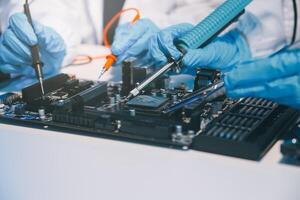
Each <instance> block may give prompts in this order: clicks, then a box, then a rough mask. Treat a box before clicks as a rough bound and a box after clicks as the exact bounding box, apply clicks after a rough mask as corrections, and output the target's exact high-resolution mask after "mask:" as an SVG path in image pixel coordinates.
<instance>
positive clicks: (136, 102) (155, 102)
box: [127, 95, 168, 108]
mask: <svg viewBox="0 0 300 200" xmlns="http://www.w3.org/2000/svg"><path fill="white" fill-rule="evenodd" d="M167 101H168V99H167V98H164V97H157V96H148V95H140V96H137V97H135V98H133V99H132V100H130V101H129V102H128V103H127V105H128V106H134V107H146V108H159V107H160V106H162V105H164V104H165V103H166V102H167Z"/></svg>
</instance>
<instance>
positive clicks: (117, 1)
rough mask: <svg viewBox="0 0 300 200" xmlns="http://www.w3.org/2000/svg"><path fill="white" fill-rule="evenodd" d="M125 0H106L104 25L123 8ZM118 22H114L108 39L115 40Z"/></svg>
mask: <svg viewBox="0 0 300 200" xmlns="http://www.w3.org/2000/svg"><path fill="white" fill-rule="evenodd" d="M124 2H125V0H104V27H105V25H106V24H107V23H108V21H109V20H110V19H111V18H112V17H113V16H114V15H115V14H116V13H117V12H118V11H120V10H121V9H122V7H123V4H124ZM117 25H118V22H117V23H115V24H114V26H113V27H112V28H111V30H110V31H109V32H108V39H109V41H110V42H112V41H113V36H114V33H115V29H116V26H117Z"/></svg>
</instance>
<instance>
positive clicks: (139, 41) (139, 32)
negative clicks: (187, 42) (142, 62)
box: [111, 19, 160, 64]
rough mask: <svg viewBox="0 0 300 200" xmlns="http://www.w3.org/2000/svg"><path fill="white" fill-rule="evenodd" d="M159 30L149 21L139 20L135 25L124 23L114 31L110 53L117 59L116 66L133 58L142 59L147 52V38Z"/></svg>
mask: <svg viewBox="0 0 300 200" xmlns="http://www.w3.org/2000/svg"><path fill="white" fill-rule="evenodd" d="M159 31H160V29H159V28H158V27H157V26H156V25H155V24H154V23H153V22H152V21H151V20H149V19H140V20H138V21H137V22H136V23H135V24H131V23H126V24H123V25H120V26H119V27H118V28H117V29H116V33H115V37H114V42H113V44H112V47H111V51H112V53H113V54H114V55H115V56H117V57H118V60H117V64H119V63H121V62H122V61H124V60H126V59H128V58H131V57H135V58H140V59H142V57H143V55H144V54H145V53H146V51H147V44H148V41H149V38H151V37H152V36H153V35H155V34H156V33H157V32H159Z"/></svg>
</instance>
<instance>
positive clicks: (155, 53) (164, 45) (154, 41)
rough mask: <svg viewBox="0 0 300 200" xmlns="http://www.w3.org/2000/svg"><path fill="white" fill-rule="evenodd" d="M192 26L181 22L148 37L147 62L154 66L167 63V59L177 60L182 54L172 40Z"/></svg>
mask: <svg viewBox="0 0 300 200" xmlns="http://www.w3.org/2000/svg"><path fill="white" fill-rule="evenodd" d="M192 28H193V25H191V24H187V23H183V24H178V25H174V26H170V27H168V28H166V29H164V30H162V31H160V32H159V33H157V34H155V35H154V36H152V37H151V38H150V41H149V44H148V47H147V48H148V52H147V54H146V58H147V63H149V64H151V65H154V66H155V67H161V66H163V65H165V64H167V62H168V59H170V58H172V59H175V60H178V59H179V58H180V57H181V56H182V54H181V52H180V51H179V50H178V49H177V47H176V46H175V44H174V40H175V39H176V38H178V37H181V36H182V35H184V34H185V33H187V32H188V31H190V30H191V29H192Z"/></svg>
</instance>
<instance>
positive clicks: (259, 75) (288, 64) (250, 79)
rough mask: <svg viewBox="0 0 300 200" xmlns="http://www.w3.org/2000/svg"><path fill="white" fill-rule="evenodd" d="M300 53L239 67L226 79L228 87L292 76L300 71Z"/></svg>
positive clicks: (284, 54) (291, 53) (287, 53)
mask: <svg viewBox="0 0 300 200" xmlns="http://www.w3.org/2000/svg"><path fill="white" fill-rule="evenodd" d="M299 63H300V51H294V52H285V53H281V54H278V55H275V56H273V57H271V58H265V59H261V60H256V61H251V62H247V63H244V64H241V65H239V66H238V67H237V68H236V69H234V70H232V71H231V72H229V73H228V74H227V76H226V77H225V81H226V82H227V85H228V87H230V88H235V87H245V86H250V85H253V84H257V83H264V82H268V81H272V80H275V79H278V78H281V77H287V76H291V75H293V74H295V73H297V72H298V71H299Z"/></svg>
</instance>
